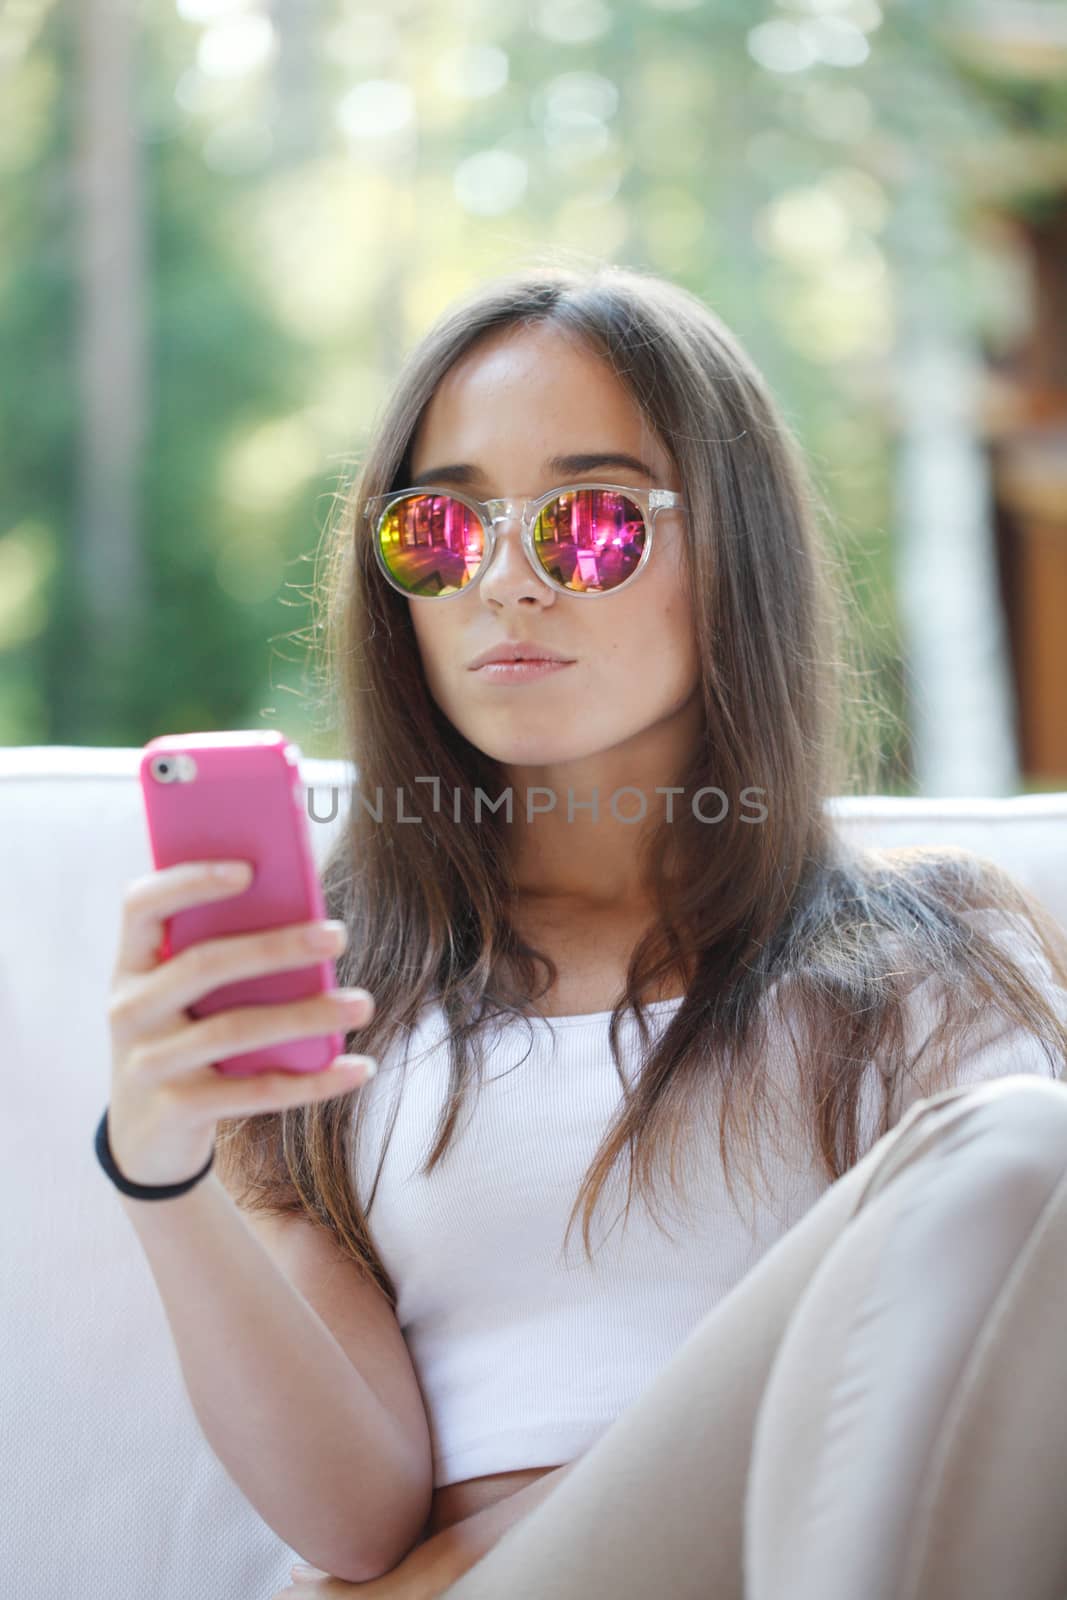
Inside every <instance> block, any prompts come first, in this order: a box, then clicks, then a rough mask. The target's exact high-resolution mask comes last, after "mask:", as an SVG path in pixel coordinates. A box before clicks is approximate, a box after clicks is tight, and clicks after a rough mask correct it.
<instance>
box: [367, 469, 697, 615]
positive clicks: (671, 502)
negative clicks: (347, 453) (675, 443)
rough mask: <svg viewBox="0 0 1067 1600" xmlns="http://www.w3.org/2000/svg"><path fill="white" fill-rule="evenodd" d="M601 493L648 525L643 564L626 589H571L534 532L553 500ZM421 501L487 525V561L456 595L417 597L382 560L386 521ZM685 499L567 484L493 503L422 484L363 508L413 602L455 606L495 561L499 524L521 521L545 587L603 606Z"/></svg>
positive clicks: (615, 486)
mask: <svg viewBox="0 0 1067 1600" xmlns="http://www.w3.org/2000/svg"><path fill="white" fill-rule="evenodd" d="M587 489H601V490H607V491H608V492H609V493H611V494H621V495H625V496H626V498H627V499H628V500H632V501H633V503H634V505H635V506H637V508H638V510H639V511H640V512H641V516H642V518H643V519H644V524H645V543H644V547H643V549H642V551H641V559H640V560H639V561H638V563H637V565H636V567H635V568H634V570H633V571H632V572H631V573H630V576H629V577H628V578H624V579H623V581H622V583H617V584H616V585H615V587H614V588H612V589H584V590H583V589H568V587H567V585H566V584H565V583H558V582H557V581H556V579H555V578H553V577H550V575H549V574H548V573H547V572H546V571H545V568H544V567H543V566H542V565H541V562H540V561H539V560H538V559H537V554H536V551H535V547H534V527H535V525H536V523H537V519H538V517H539V516H540V515H541V512H542V511H543V510H544V508H545V506H547V505H549V504H551V502H552V501H553V500H558V499H559V498H560V496H561V495H565V494H577V493H579V492H580V491H582V490H587ZM421 495H447V496H448V497H449V498H450V499H452V500H458V501H459V502H460V503H461V504H462V505H465V506H466V507H467V509H468V510H469V511H473V512H474V515H475V516H476V517H477V518H478V521H479V522H480V523H481V525H482V529H483V532H484V534H485V549H484V550H483V551H482V559H481V561H480V562H479V564H478V569H477V571H476V572H475V574H474V576H473V577H472V578H471V579H470V580H469V581H468V582H467V583H465V584H463V585H462V587H461V588H459V589H453V591H452V593H451V594H415V593H413V591H412V590H411V589H405V588H404V587H403V585H402V584H400V583H398V582H397V580H396V578H395V577H394V576H393V574H392V573H391V572H390V570H389V567H388V565H387V563H386V560H385V556H384V555H383V554H382V545H381V537H380V535H381V528H382V524H383V522H384V521H385V519H386V517H387V516H388V515H389V513H390V511H391V510H392V509H393V507H394V506H395V505H397V504H399V502H400V501H401V500H413V499H415V498H416V497H417V496H421ZM685 509H686V507H685V506H684V505H683V504H682V497H681V495H680V494H676V493H675V492H674V490H673V489H635V488H633V487H632V486H631V485H630V484H628V483H568V484H565V485H564V486H563V487H562V488H560V489H550V490H549V491H548V493H547V494H542V495H538V496H537V498H536V499H526V500H520V499H516V498H510V499H509V498H496V499H493V500H475V499H474V498H473V496H471V495H467V494H463V493H461V491H460V490H458V489H449V488H444V487H439V486H436V485H434V484H423V485H420V486H419V488H417V489H398V490H396V491H394V492H393V493H392V494H379V495H372V496H371V497H370V498H369V499H368V500H365V501H364V503H363V516H364V519H365V520H366V521H367V522H370V521H371V520H372V519H373V525H374V554H375V557H376V558H377V562H378V566H379V567H380V568H381V571H382V574H383V576H384V577H385V579H386V581H387V582H388V583H389V584H390V585H391V586H392V587H393V588H394V589H395V590H396V591H397V593H398V594H402V595H403V596H404V597H405V598H406V599H408V600H435V601H437V600H454V599H455V598H456V596H457V595H461V594H467V593H468V592H469V591H470V590H471V589H473V588H474V585H475V584H476V583H477V582H478V581H479V579H480V578H481V577H482V574H483V573H484V572H485V569H486V567H487V566H488V565H489V563H490V561H491V560H492V559H493V552H494V550H495V549H496V540H497V524H498V523H499V522H509V521H511V520H512V519H513V518H514V517H518V518H519V521H520V526H521V530H522V535H521V536H522V547H523V549H524V550H525V552H526V559H527V560H528V561H529V563H530V566H531V567H532V568H533V570H534V572H536V574H537V576H538V577H539V578H540V579H541V580H542V582H543V583H546V584H547V585H548V587H549V588H550V589H555V590H556V592H557V593H558V594H566V595H572V596H574V597H576V598H578V599H582V600H602V599H605V598H606V597H607V596H609V595H613V594H620V593H621V592H622V590H623V589H625V588H627V587H628V586H629V585H630V584H631V583H633V582H634V580H635V579H636V578H638V577H640V575H641V573H642V572H643V571H644V568H645V566H646V564H647V562H648V558H649V556H650V554H651V552H652V541H653V537H654V531H655V526H656V517H657V516H658V515H659V513H660V512H661V511H685Z"/></svg>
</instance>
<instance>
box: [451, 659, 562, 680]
mask: <svg viewBox="0 0 1067 1600" xmlns="http://www.w3.org/2000/svg"><path fill="white" fill-rule="evenodd" d="M573 665H574V662H573V661H487V662H486V664H485V666H484V667H474V668H472V671H473V672H474V675H475V677H476V678H484V679H485V680H486V682H487V683H527V682H530V681H531V680H533V679H534V678H546V677H547V676H548V674H549V673H550V672H562V671H564V670H565V669H566V668H567V667H573Z"/></svg>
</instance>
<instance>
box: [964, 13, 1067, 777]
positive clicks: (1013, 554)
mask: <svg viewBox="0 0 1067 1600" xmlns="http://www.w3.org/2000/svg"><path fill="white" fill-rule="evenodd" d="M952 42H953V46H954V49H955V51H956V53H957V54H958V56H959V57H960V59H961V60H962V61H964V62H965V63H967V64H968V65H970V66H972V67H974V68H977V69H978V70H979V71H980V72H981V73H982V74H983V75H985V76H986V77H988V78H989V79H990V80H992V81H994V82H999V83H1002V84H1007V83H1010V84H1011V87H1012V91H1013V95H1015V96H1018V94H1019V93H1020V90H1022V91H1023V92H1024V93H1025V90H1026V88H1027V86H1030V88H1031V92H1032V93H1033V95H1034V105H1035V109H1039V107H1040V104H1041V87H1042V86H1043V85H1045V84H1055V83H1060V84H1062V83H1063V82H1065V81H1067V11H1065V9H1064V8H1063V7H1062V6H1061V5H1055V6H1053V5H1048V4H1043V3H1040V0H1011V3H1006V0H991V3H980V0H971V3H969V4H968V5H967V6H966V7H961V8H960V10H959V12H958V13H957V16H956V20H955V21H954V23H953V27H952ZM980 167H981V170H980V171H976V172H975V179H976V185H975V187H976V193H977V196H978V198H979V200H980V204H981V205H982V207H983V209H984V210H985V211H986V213H987V214H988V215H990V216H991V217H992V218H993V219H995V221H996V223H997V226H998V229H999V231H1001V232H1004V231H1007V233H1008V234H1009V236H1010V237H1011V238H1012V239H1013V241H1014V243H1015V245H1016V246H1017V248H1018V251H1019V253H1020V256H1021V259H1022V260H1023V262H1024V263H1025V266H1026V270H1027V274H1028V276H1029V281H1030V286H1031V290H1030V318H1029V327H1028V331H1027V332H1026V334H1025V335H1024V336H1023V337H1021V338H1020V339H1019V340H1018V341H1017V343H1016V346H1015V348H1014V349H1013V350H1012V351H1010V352H1008V353H1006V354H1005V353H1001V355H1000V357H999V358H998V359H997V360H996V361H995V363H994V364H991V367H990V371H989V373H988V381H987V387H986V390H985V394H984V406H983V415H982V418H981V424H980V425H981V426H982V429H983V432H984V436H985V439H986V442H987V448H988V451H989V456H990V464H991V469H992V481H993V485H994V494H995V501H996V503H995V518H996V531H997V549H998V558H999V564H1000V572H1001V579H1002V585H1003V592H1004V600H1005V611H1006V617H1007V624H1008V630H1009V638H1010V646H1011V655H1012V662H1013V668H1014V674H1015V683H1016V691H1017V700H1018V707H1019V738H1020V765H1021V767H1022V770H1023V772H1024V774H1025V776H1026V778H1027V779H1028V781H1030V782H1032V783H1034V784H1037V785H1048V786H1051V787H1067V139H1065V137H1064V134H1063V131H1062V128H1061V127H1059V126H1052V127H1050V128H1046V129H1042V127H1041V118H1040V114H1038V115H1036V116H1035V117H1034V118H1032V119H1031V120H1030V123H1029V126H1028V127H1026V128H1025V129H1024V130H1023V131H1021V132H1017V133H1012V134H1008V135H1005V137H1004V139H1003V140H1002V141H997V142H996V148H990V146H989V145H988V144H986V145H985V146H984V147H983V150H982V152H981V162H980Z"/></svg>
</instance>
